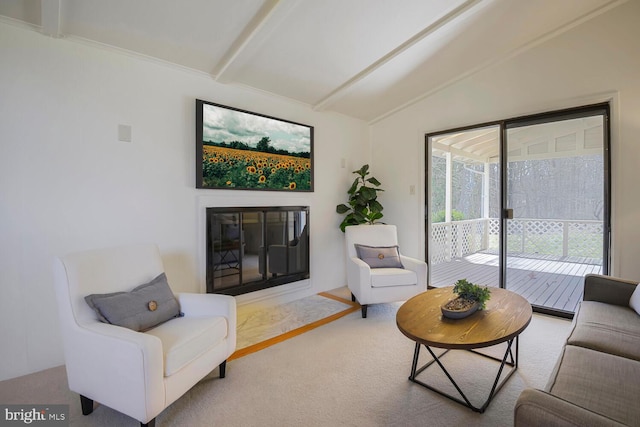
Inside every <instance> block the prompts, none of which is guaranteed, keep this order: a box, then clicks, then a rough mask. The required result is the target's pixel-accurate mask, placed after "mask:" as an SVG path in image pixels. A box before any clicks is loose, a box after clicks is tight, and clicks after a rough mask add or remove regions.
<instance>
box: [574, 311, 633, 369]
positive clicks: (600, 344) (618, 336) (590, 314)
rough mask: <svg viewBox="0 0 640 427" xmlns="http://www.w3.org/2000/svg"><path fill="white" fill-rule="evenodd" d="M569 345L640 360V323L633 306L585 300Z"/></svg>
mask: <svg viewBox="0 0 640 427" xmlns="http://www.w3.org/2000/svg"><path fill="white" fill-rule="evenodd" d="M579 310H580V315H579V316H577V319H578V321H577V323H576V325H575V327H574V329H573V331H572V332H571V335H570V336H569V338H568V339H567V344H570V345H575V346H580V347H584V348H590V349H592V350H598V351H603V352H606V353H610V354H615V355H617V356H622V357H626V358H629V359H633V360H638V361H640V346H639V345H638V342H640V322H638V320H637V319H638V315H637V314H636V312H635V311H633V310H632V309H630V308H629V307H623V306H619V305H612V304H605V303H602V302H597V301H583V302H582V303H581V304H580V309H579Z"/></svg>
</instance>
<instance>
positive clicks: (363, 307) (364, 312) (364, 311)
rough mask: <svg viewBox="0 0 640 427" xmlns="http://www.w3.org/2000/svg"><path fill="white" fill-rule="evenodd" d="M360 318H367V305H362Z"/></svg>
mask: <svg viewBox="0 0 640 427" xmlns="http://www.w3.org/2000/svg"><path fill="white" fill-rule="evenodd" d="M362 318H363V319H366V318H367V304H363V305H362Z"/></svg>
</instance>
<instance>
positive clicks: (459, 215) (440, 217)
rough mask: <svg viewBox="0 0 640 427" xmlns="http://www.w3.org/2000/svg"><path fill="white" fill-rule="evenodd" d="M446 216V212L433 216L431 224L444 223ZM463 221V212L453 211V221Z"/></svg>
mask: <svg viewBox="0 0 640 427" xmlns="http://www.w3.org/2000/svg"><path fill="white" fill-rule="evenodd" d="M445 214H446V212H445V211H438V212H436V213H435V214H433V217H432V218H431V222H432V223H436V222H444V219H445V218H444V217H445ZM463 219H464V214H463V213H462V212H460V211H457V210H455V209H453V210H452V211H451V221H462V220H463Z"/></svg>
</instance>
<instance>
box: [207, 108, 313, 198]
mask: <svg viewBox="0 0 640 427" xmlns="http://www.w3.org/2000/svg"><path fill="white" fill-rule="evenodd" d="M196 122H197V125H196V126H197V127H196V138H197V141H196V146H197V153H196V155H197V158H196V162H197V164H196V170H197V172H196V173H197V176H196V181H197V187H198V188H213V189H241V190H277V191H313V162H312V143H313V127H311V126H307V125H302V124H299V123H293V122H288V121H285V120H281V119H275V118H272V117H268V116H262V115H258V114H255V113H250V112H247V111H243V110H237V109H233V108H230V107H225V106H221V105H218V104H212V103H209V102H206V101H201V100H196Z"/></svg>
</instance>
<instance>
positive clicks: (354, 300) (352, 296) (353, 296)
mask: <svg viewBox="0 0 640 427" xmlns="http://www.w3.org/2000/svg"><path fill="white" fill-rule="evenodd" d="M351 302H356V296H355V295H354V294H353V292H352V293H351Z"/></svg>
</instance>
